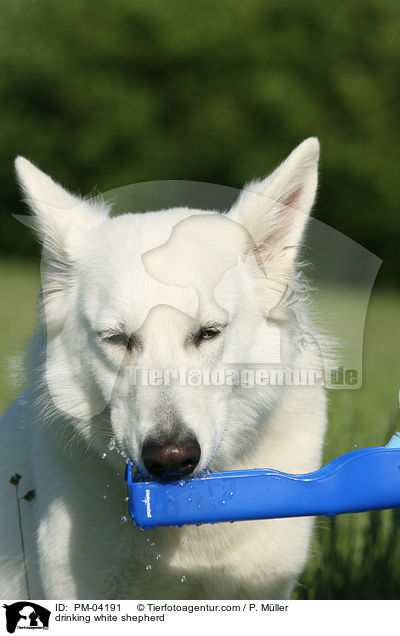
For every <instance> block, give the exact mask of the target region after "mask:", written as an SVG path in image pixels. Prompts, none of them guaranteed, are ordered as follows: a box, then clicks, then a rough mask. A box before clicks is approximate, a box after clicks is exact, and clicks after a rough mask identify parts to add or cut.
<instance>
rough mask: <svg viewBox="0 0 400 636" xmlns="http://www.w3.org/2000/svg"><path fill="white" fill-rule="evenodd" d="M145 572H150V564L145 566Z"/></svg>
mask: <svg viewBox="0 0 400 636" xmlns="http://www.w3.org/2000/svg"><path fill="white" fill-rule="evenodd" d="M146 570H147V571H148V572H151V565H150V563H148V564H147V565H146Z"/></svg>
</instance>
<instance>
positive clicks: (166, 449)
mask: <svg viewBox="0 0 400 636" xmlns="http://www.w3.org/2000/svg"><path fill="white" fill-rule="evenodd" d="M200 453H201V451H200V446H199V443H198V441H197V440H196V439H195V438H194V437H188V438H185V439H183V440H179V441H176V440H174V439H171V438H169V439H149V440H147V441H145V442H144V444H143V449H142V460H143V463H144V465H145V466H146V468H147V470H148V471H149V473H151V474H152V475H155V476H156V477H170V478H171V477H176V478H179V477H180V476H183V475H190V473H192V472H193V471H194V469H195V468H196V466H197V464H198V463H199V461H200Z"/></svg>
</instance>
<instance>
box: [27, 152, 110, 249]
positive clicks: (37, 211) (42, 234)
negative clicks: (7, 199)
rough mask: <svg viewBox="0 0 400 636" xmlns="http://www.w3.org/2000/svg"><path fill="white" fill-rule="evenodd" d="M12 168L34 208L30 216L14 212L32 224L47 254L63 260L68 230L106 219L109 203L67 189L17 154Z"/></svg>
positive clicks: (86, 227) (30, 225)
mask: <svg viewBox="0 0 400 636" xmlns="http://www.w3.org/2000/svg"><path fill="white" fill-rule="evenodd" d="M15 169H16V172H17V177H18V181H19V183H20V185H21V187H22V189H23V192H24V195H25V197H24V199H25V201H26V203H27V204H28V205H29V207H30V208H31V210H32V212H33V217H29V216H20V215H16V218H17V219H18V220H19V221H21V222H22V223H24V224H25V225H28V226H29V227H33V228H34V230H35V231H36V233H37V234H38V236H39V239H40V241H41V242H42V243H43V247H44V248H45V251H46V257H47V258H52V257H53V258H55V259H57V260H62V259H61V255H62V253H63V252H64V251H65V247H66V236H67V235H68V234H69V233H70V231H71V230H73V229H77V228H79V229H81V230H85V229H90V228H92V227H95V226H96V225H99V224H100V223H102V222H103V221H104V220H105V219H106V217H107V215H108V212H109V209H108V206H106V205H105V204H104V203H102V202H99V201H95V202H93V201H90V200H86V199H82V198H80V197H79V196H75V195H73V194H71V193H70V192H67V191H66V190H64V188H62V187H61V186H60V185H59V184H58V183H56V182H55V181H53V179H51V178H50V177H49V176H48V175H46V174H45V173H44V172H42V171H41V170H39V168H36V166H34V165H33V164H32V163H31V162H30V161H28V160H27V159H25V158H24V157H17V158H16V160H15ZM78 231H79V230H78Z"/></svg>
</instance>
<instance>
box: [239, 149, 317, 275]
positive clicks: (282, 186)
mask: <svg viewBox="0 0 400 636" xmlns="http://www.w3.org/2000/svg"><path fill="white" fill-rule="evenodd" d="M318 158H319V143H318V139H316V138H315V137H310V138H309V139H306V140H305V141H303V143H301V144H300V145H299V146H297V148H295V150H293V152H292V153H291V154H290V155H289V157H288V158H287V159H286V160H285V161H284V162H283V163H282V164H281V165H280V166H279V167H278V168H277V169H276V170H275V171H274V172H273V173H272V174H271V175H270V176H269V177H267V178H266V179H264V180H262V181H253V182H251V183H250V184H248V185H246V186H245V188H244V190H243V192H242V194H241V196H240V197H239V199H238V200H237V201H236V203H235V204H234V206H233V207H232V209H231V210H230V212H229V215H228V216H229V217H230V218H231V219H232V220H234V221H236V222H238V223H241V224H242V225H243V226H244V227H245V228H246V229H247V230H248V231H249V233H250V234H251V236H252V238H253V240H254V243H255V245H256V248H257V252H258V253H259V254H260V256H261V258H262V260H263V262H264V265H265V269H266V273H267V276H268V272H273V273H274V277H277V278H282V279H283V280H287V279H289V278H290V277H291V276H292V274H293V271H294V262H295V258H296V255H297V252H298V248H299V245H300V242H301V239H302V236H303V232H304V228H305V226H306V224H307V221H308V218H309V214H310V211H311V208H312V206H313V203H314V199H315V194H316V189H317V181H318Z"/></svg>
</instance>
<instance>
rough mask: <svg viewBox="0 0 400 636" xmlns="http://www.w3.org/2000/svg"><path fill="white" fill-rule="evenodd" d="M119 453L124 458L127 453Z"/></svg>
mask: <svg viewBox="0 0 400 636" xmlns="http://www.w3.org/2000/svg"><path fill="white" fill-rule="evenodd" d="M120 455H121V457H123V458H124V459H126V457H127V454H126V453H125V451H121V453H120Z"/></svg>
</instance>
